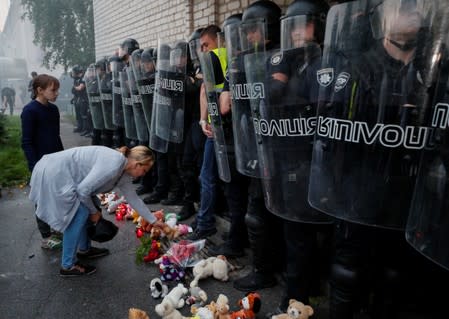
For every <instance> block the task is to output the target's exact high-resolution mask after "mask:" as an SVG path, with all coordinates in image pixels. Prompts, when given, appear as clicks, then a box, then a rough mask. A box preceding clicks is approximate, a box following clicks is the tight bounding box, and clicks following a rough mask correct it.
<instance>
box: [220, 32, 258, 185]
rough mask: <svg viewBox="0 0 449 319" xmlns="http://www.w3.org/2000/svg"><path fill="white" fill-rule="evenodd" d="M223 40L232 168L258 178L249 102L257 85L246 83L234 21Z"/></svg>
mask: <svg viewBox="0 0 449 319" xmlns="http://www.w3.org/2000/svg"><path fill="white" fill-rule="evenodd" d="M225 39H226V49H227V55H228V80H229V87H230V93H231V94H232V95H231V103H232V129H233V133H234V147H235V157H236V168H237V170H238V171H239V172H240V173H242V174H243V175H247V176H250V177H260V176H261V174H260V172H261V171H260V166H259V160H258V151H257V144H256V143H257V142H256V135H255V130H254V126H253V114H252V112H251V105H250V100H251V99H252V97H253V96H255V95H256V96H257V95H258V94H259V93H260V92H259V90H260V87H252V86H251V84H250V83H248V82H247V78H246V75H245V66H244V56H245V54H248V53H249V52H242V47H241V42H240V34H239V24H238V23H235V24H230V25H227V26H226V27H225Z"/></svg>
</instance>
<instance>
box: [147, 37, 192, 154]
mask: <svg viewBox="0 0 449 319" xmlns="http://www.w3.org/2000/svg"><path fill="white" fill-rule="evenodd" d="M157 52H158V57H157V67H156V70H157V71H156V80H155V92H154V98H153V113H152V119H151V122H152V123H151V135H155V137H154V138H155V139H157V140H155V141H152V140H153V137H150V147H152V148H154V149H156V150H158V148H161V149H165V151H166V149H167V147H168V142H174V143H181V142H182V141H183V130H184V102H185V101H184V100H185V79H186V65H187V42H182V41H180V42H176V43H166V42H164V41H162V40H159V44H158V51H157ZM161 140H162V141H161ZM163 141H166V142H165V143H164V142H163ZM158 143H162V144H161V145H156V144H158ZM164 144H167V145H164ZM161 152H163V151H161Z"/></svg>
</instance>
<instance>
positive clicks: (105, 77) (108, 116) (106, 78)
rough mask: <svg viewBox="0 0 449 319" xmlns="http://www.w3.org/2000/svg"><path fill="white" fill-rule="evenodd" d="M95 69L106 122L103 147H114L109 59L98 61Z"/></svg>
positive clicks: (102, 134)
mask: <svg viewBox="0 0 449 319" xmlns="http://www.w3.org/2000/svg"><path fill="white" fill-rule="evenodd" d="M95 68H96V73H97V78H98V85H99V88H100V100H101V107H102V111H103V120H104V129H103V131H102V133H101V140H102V145H104V146H107V147H112V146H113V140H112V138H113V135H114V129H115V125H114V124H113V123H112V74H111V70H110V65H109V61H108V58H106V57H105V58H102V59H100V60H98V61H97V62H96V63H95Z"/></svg>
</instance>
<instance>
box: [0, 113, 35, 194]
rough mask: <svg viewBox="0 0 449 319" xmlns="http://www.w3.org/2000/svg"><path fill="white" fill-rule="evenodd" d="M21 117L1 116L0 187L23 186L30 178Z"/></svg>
mask: <svg viewBox="0 0 449 319" xmlns="http://www.w3.org/2000/svg"><path fill="white" fill-rule="evenodd" d="M21 135H22V130H21V127H20V118H19V116H15V115H13V116H5V115H1V116H0V186H3V187H9V186H23V185H25V184H26V183H27V182H28V180H29V178H30V172H29V170H28V165H27V161H26V158H25V155H24V154H23V151H22V147H21V145H20V143H21V141H20V140H21Z"/></svg>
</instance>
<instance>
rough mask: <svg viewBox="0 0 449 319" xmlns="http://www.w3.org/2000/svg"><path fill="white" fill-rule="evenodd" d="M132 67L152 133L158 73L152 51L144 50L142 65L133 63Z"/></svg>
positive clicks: (146, 119) (141, 59) (141, 58)
mask: <svg viewBox="0 0 449 319" xmlns="http://www.w3.org/2000/svg"><path fill="white" fill-rule="evenodd" d="M133 61H134V60H133ZM132 67H133V70H134V76H135V79H136V82H137V88H138V90H139V94H140V97H141V99H142V107H143V113H144V117H145V121H146V124H147V129H148V131H150V128H151V112H152V109H153V95H154V75H155V72H156V65H155V62H154V58H153V55H152V50H150V49H145V50H143V52H142V54H141V57H140V63H139V64H137V63H134V62H132Z"/></svg>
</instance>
